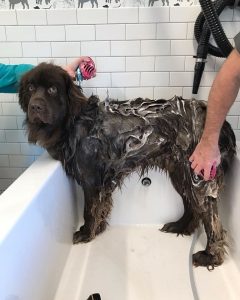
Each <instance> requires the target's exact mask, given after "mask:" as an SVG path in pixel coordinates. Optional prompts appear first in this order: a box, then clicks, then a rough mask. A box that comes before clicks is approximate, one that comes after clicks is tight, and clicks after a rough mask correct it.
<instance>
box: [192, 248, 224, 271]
mask: <svg viewBox="0 0 240 300" xmlns="http://www.w3.org/2000/svg"><path fill="white" fill-rule="evenodd" d="M192 262H193V265H194V266H195V267H199V266H202V267H207V268H208V270H209V271H212V270H213V269H214V267H217V266H220V265H221V264H222V263H223V257H221V256H220V255H212V254H210V253H207V251H199V252H197V253H195V254H193V257H192Z"/></svg>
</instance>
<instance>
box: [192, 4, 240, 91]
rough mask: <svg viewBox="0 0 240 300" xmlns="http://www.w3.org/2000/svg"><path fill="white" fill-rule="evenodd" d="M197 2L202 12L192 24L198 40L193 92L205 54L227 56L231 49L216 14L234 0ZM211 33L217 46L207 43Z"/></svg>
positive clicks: (197, 85)
mask: <svg viewBox="0 0 240 300" xmlns="http://www.w3.org/2000/svg"><path fill="white" fill-rule="evenodd" d="M199 2H200V5H201V8H202V12H201V13H200V14H199V16H198V18H197V20H196V22H195V26H194V35H195V38H196V40H197V42H198V48H197V55H196V56H195V58H196V63H195V68H194V80H193V89H192V93H193V94H197V93H198V88H199V85H200V81H201V78H202V74H203V71H204V67H205V63H206V58H207V55H208V54H211V55H214V56H217V57H227V56H228V55H229V54H230V52H231V51H232V49H233V47H232V45H231V43H230V42H229V41H228V39H227V37H226V35H225V33H224V30H223V28H222V26H221V23H220V21H219V18H218V16H219V15H220V14H221V12H222V11H223V10H224V8H225V7H226V6H233V5H234V3H235V2H234V0H216V1H215V2H212V1H211V0H199ZM211 34H212V35H213V37H214V39H215V42H216V44H217V46H218V47H215V46H213V45H211V44H210V43H209V38H210V35H211Z"/></svg>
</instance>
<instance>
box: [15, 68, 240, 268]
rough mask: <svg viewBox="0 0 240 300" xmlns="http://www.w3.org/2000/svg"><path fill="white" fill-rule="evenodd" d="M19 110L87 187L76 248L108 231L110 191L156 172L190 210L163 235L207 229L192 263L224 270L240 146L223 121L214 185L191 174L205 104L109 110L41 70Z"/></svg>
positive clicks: (27, 85) (152, 103)
mask: <svg viewBox="0 0 240 300" xmlns="http://www.w3.org/2000/svg"><path fill="white" fill-rule="evenodd" d="M19 103H20V105H21V107H22V109H23V111H24V112H25V113H26V126H27V131H28V139H29V142H31V143H38V144H39V145H41V146H42V147H44V148H46V149H47V151H48V152H49V153H50V155H51V156H52V157H53V158H55V159H57V160H60V161H61V163H62V165H63V167H64V169H65V171H66V173H67V175H69V176H71V177H73V178H74V179H75V180H76V181H77V182H78V183H79V184H81V185H82V187H83V190H84V196H85V207H84V221H85V223H84V225H83V226H82V227H81V228H80V230H79V231H77V232H76V233H75V234H74V236H73V242H74V243H79V242H89V241H91V240H92V239H94V237H95V236H96V235H98V234H99V233H101V232H103V231H104V230H105V228H106V226H107V218H108V217H109V214H110V211H111V207H112V192H113V191H114V189H115V188H116V187H120V186H121V184H122V182H123V180H124V178H125V177H126V176H128V175H129V174H131V173H132V172H133V171H136V170H138V171H140V172H141V174H143V173H144V172H145V171H147V170H149V169H151V168H156V167H157V168H158V169H159V170H163V171H165V172H166V173H167V174H168V175H169V178H170V180H171V182H172V184H173V186H174V188H175V189H176V191H177V192H178V193H179V194H180V195H181V197H182V200H183V204H184V209H185V211H184V214H183V216H182V217H181V218H180V219H179V220H178V221H177V222H172V223H168V224H165V225H164V227H163V228H162V231H165V232H172V233H176V234H185V235H190V234H191V233H193V232H194V230H195V229H196V228H197V227H198V226H199V225H200V224H201V223H203V225H204V228H205V231H206V235H207V245H206V249H205V250H203V251H199V252H197V253H195V254H194V255H193V263H194V265H196V266H207V267H208V268H211V267H214V266H218V265H220V264H222V262H223V260H224V254H225V246H226V240H225V235H226V234H225V231H224V229H223V228H222V225H221V221H220V219H219V216H218V208H217V206H218V200H219V193H220V190H221V189H222V187H223V179H224V174H225V173H226V171H227V170H228V168H229V167H230V166H231V164H232V162H233V159H234V156H235V154H236V151H235V147H236V142H235V136H234V133H233V131H232V129H231V126H230V125H229V124H228V123H227V122H225V123H224V125H223V127H222V130H221V135H220V139H219V147H220V152H221V164H220V165H219V167H218V169H217V174H216V176H215V178H214V179H212V180H210V181H207V182H206V181H204V180H203V178H201V177H200V176H196V175H195V174H194V173H193V171H192V169H191V166H190V163H189V157H190V155H191V154H192V152H193V150H194V149H195V146H196V145H197V143H198V141H199V140H200V137H201V134H202V131H203V126H204V122H205V116H206V103H205V102H204V101H197V100H186V99H182V98H181V97H174V98H172V99H170V100H164V99H159V100H149V99H142V98H138V99H135V100H132V101H121V102H118V101H110V103H103V102H99V99H98V98H97V97H96V96H91V97H90V98H89V99H87V98H86V97H85V96H84V95H83V93H82V91H81V90H80V89H79V88H78V87H77V86H75V85H74V83H73V82H72V79H71V78H70V77H69V76H68V74H67V73H66V72H65V71H64V70H63V69H62V68H60V67H58V66H54V65H52V64H46V63H42V64H40V65H39V66H37V67H36V68H34V69H33V70H31V71H30V72H28V73H27V74H25V75H24V77H23V78H22V80H21V84H20V91H19Z"/></svg>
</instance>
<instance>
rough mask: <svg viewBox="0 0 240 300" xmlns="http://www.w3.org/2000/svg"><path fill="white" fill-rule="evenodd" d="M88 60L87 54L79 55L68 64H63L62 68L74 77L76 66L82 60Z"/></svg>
mask: <svg viewBox="0 0 240 300" xmlns="http://www.w3.org/2000/svg"><path fill="white" fill-rule="evenodd" d="M90 60H91V58H90V57H89V56H81V57H79V58H77V59H75V60H73V61H72V62H71V63H70V64H68V65H66V66H63V67H62V68H63V69H64V70H65V71H67V72H68V74H69V76H71V77H72V78H74V77H75V72H76V70H77V68H78V67H79V65H80V64H81V63H82V62H88V61H90Z"/></svg>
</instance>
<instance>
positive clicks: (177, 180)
mask: <svg viewBox="0 0 240 300" xmlns="http://www.w3.org/2000/svg"><path fill="white" fill-rule="evenodd" d="M182 169H183V168H182V166H178V167H176V168H175V171H174V172H171V173H170V172H169V176H170V179H171V182H172V185H173V187H174V188H175V190H176V191H177V192H178V193H179V194H180V196H181V197H182V200H183V206H184V214H183V216H182V217H181V218H180V219H179V220H178V221H176V222H170V223H167V224H165V225H164V226H163V228H162V229H161V231H163V232H169V233H176V234H177V235H179V234H182V235H183V234H184V235H191V234H192V233H193V232H194V230H195V229H196V228H197V227H198V224H199V221H198V220H199V218H196V217H194V215H195V214H194V212H193V210H192V205H191V199H189V198H188V197H187V196H186V195H185V188H184V185H183V183H182V178H183V177H184V174H182Z"/></svg>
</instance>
